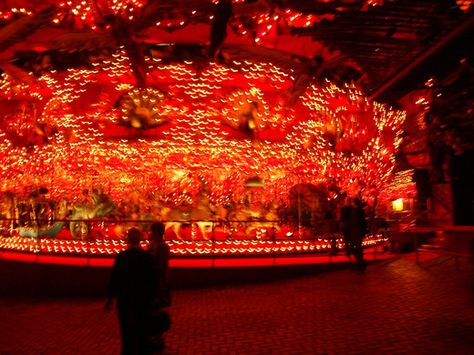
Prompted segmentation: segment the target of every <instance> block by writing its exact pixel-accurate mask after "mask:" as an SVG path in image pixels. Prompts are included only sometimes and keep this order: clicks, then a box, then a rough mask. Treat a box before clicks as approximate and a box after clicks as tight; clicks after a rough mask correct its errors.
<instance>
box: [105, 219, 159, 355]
mask: <svg viewBox="0 0 474 355" xmlns="http://www.w3.org/2000/svg"><path fill="white" fill-rule="evenodd" d="M140 239H141V232H140V230H139V229H137V228H131V229H130V230H129V231H128V233H127V245H128V247H127V249H126V250H124V251H122V252H121V253H119V254H118V255H117V258H116V259H115V262H114V265H113V268H112V274H111V278H110V283H109V288H108V300H107V303H106V305H105V310H106V311H110V310H111V309H112V305H113V302H114V300H116V306H117V313H118V320H119V324H120V332H121V337H122V354H123V355H125V354H127V355H128V354H140V355H141V354H148V353H150V351H149V349H148V348H149V345H148V329H147V326H148V324H149V319H150V316H151V308H152V303H153V299H154V295H155V285H156V284H155V279H156V274H155V267H154V262H153V257H152V256H151V254H150V253H148V252H147V251H145V250H143V249H142V248H141V247H140Z"/></svg>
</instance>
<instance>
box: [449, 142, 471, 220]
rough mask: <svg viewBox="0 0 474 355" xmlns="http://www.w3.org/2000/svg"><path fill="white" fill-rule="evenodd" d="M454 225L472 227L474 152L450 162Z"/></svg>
mask: <svg viewBox="0 0 474 355" xmlns="http://www.w3.org/2000/svg"><path fill="white" fill-rule="evenodd" d="M452 179H453V180H452V181H453V185H452V186H453V208H454V224H455V225H469V226H472V225H474V150H470V151H467V152H465V153H463V154H460V155H455V156H454V157H453V160H452Z"/></svg>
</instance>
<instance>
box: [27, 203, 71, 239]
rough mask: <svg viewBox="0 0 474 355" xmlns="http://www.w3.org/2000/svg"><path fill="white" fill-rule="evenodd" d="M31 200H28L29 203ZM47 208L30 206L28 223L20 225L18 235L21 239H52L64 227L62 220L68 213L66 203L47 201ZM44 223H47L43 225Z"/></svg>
mask: <svg viewBox="0 0 474 355" xmlns="http://www.w3.org/2000/svg"><path fill="white" fill-rule="evenodd" d="M31 201H32V199H31V198H30V202H31ZM48 204H49V208H48V207H47V208H45V205H44V204H42V203H37V204H36V205H32V210H31V211H30V212H31V216H32V218H31V220H30V223H27V224H20V225H19V227H18V233H19V234H20V235H21V236H22V237H31V238H38V237H51V238H54V237H56V235H58V233H59V232H60V231H61V229H62V228H63V227H64V219H65V218H66V215H67V213H68V201H67V200H66V199H61V200H59V202H57V203H53V202H50V201H48ZM45 221H47V222H46V223H45Z"/></svg>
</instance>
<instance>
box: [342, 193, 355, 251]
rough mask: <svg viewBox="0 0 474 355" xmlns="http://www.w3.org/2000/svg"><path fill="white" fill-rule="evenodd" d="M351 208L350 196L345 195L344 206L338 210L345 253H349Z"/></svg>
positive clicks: (350, 248)
mask: <svg viewBox="0 0 474 355" xmlns="http://www.w3.org/2000/svg"><path fill="white" fill-rule="evenodd" d="M352 210H353V207H352V201H351V198H350V197H346V199H345V201H344V206H342V207H341V209H340V210H339V229H340V231H341V233H342V237H343V239H344V245H345V251H346V254H347V255H350V254H351V251H352V246H351V226H350V220H351V211H352Z"/></svg>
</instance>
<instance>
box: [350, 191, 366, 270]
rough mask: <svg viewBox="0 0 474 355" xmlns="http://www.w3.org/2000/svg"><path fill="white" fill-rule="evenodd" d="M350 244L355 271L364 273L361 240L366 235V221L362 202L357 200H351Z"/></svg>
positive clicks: (364, 266)
mask: <svg viewBox="0 0 474 355" xmlns="http://www.w3.org/2000/svg"><path fill="white" fill-rule="evenodd" d="M349 223H350V244H351V248H352V253H353V254H354V256H355V258H356V262H357V269H358V270H360V271H364V270H365V268H366V265H365V263H364V254H363V249H362V240H363V239H364V237H365V234H366V233H367V221H366V219H365V212H364V209H363V207H362V202H361V201H360V199H359V198H357V197H355V198H353V199H352V210H351V213H350V222H349Z"/></svg>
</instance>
